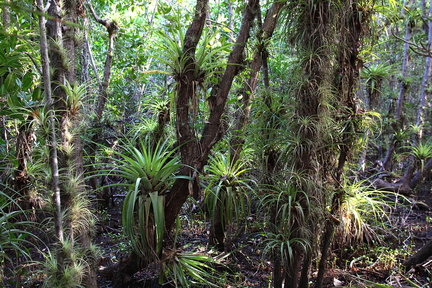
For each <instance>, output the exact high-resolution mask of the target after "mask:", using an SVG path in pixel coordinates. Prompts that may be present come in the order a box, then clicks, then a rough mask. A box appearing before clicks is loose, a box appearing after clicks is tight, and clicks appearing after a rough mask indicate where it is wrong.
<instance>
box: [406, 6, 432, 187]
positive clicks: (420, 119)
mask: <svg viewBox="0 0 432 288" xmlns="http://www.w3.org/2000/svg"><path fill="white" fill-rule="evenodd" d="M431 4H432V0H431ZM430 16H432V5H430V7H429V18H430ZM431 45H432V20H429V33H428V44H427V47H431ZM430 69H431V57H430V56H426V63H425V69H424V74H423V80H422V84H421V91H420V98H419V104H418V108H417V117H416V127H417V129H418V132H417V133H415V134H414V135H413V140H412V141H411V146H412V147H415V146H417V145H418V144H419V143H420V141H421V139H422V137H423V128H424V127H423V124H424V108H425V104H426V99H427V96H428V94H429V92H428V91H427V90H428V86H429V85H428V84H429V78H430ZM415 169H416V167H415V158H414V156H411V157H410V161H409V164H408V168H407V170H406V171H405V174H404V177H403V183H404V186H409V185H410V182H411V179H412V177H413V174H414V171H415ZM411 188H414V187H411Z"/></svg>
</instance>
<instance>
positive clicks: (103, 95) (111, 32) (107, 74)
mask: <svg viewBox="0 0 432 288" xmlns="http://www.w3.org/2000/svg"><path fill="white" fill-rule="evenodd" d="M87 3H88V6H89V8H90V11H91V13H92V15H93V17H94V18H95V20H96V22H98V23H100V24H101V25H103V26H105V28H106V29H107V32H108V50H107V54H106V58H105V68H104V74H103V80H102V83H101V85H100V86H99V97H98V100H97V103H96V119H97V121H100V119H101V118H102V113H103V110H104V108H105V104H106V101H107V97H108V93H107V91H108V85H109V82H110V78H111V66H112V60H113V56H114V36H115V33H116V32H117V30H118V25H117V23H116V22H115V21H108V20H105V19H102V18H99V17H98V16H97V14H96V12H95V11H94V9H93V6H92V5H91V3H90V2H87Z"/></svg>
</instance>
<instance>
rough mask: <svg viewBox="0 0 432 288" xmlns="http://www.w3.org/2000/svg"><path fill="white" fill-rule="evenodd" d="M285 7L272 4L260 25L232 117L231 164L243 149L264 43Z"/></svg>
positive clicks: (263, 53) (283, 2)
mask: <svg viewBox="0 0 432 288" xmlns="http://www.w3.org/2000/svg"><path fill="white" fill-rule="evenodd" d="M285 5H286V1H279V2H275V3H273V5H272V6H271V7H270V9H269V10H268V11H267V14H266V17H265V20H264V24H263V25H261V27H260V29H259V31H258V35H257V38H258V41H259V44H258V45H257V46H258V47H256V51H255V53H254V56H253V58H252V61H251V62H250V63H249V65H248V67H249V69H250V70H251V72H250V73H249V78H248V80H247V81H246V83H245V84H244V86H243V91H242V100H241V101H242V103H241V108H240V109H237V111H236V113H235V115H234V119H235V121H236V124H235V128H234V130H233V136H232V139H231V142H230V149H231V156H232V161H233V162H236V161H237V160H238V159H239V157H240V153H241V151H242V148H243V143H244V137H245V132H246V127H247V124H248V122H249V118H250V111H251V102H252V100H253V98H254V94H255V89H256V86H257V81H258V73H259V71H260V70H261V66H262V64H263V61H264V58H266V57H267V53H268V51H267V47H266V43H268V41H269V39H270V38H271V37H272V35H273V32H274V30H275V28H276V24H277V21H278V19H279V16H280V13H281V11H282V9H283V7H284V6H285Z"/></svg>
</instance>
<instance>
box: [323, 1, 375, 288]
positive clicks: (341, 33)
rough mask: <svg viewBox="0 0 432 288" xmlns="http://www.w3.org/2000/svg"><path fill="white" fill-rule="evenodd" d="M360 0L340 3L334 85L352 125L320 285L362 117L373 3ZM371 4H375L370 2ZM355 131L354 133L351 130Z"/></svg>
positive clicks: (341, 158)
mask: <svg viewBox="0 0 432 288" xmlns="http://www.w3.org/2000/svg"><path fill="white" fill-rule="evenodd" d="M358 2H359V1H350V2H348V3H346V4H344V5H341V8H340V9H341V11H339V13H340V15H344V17H341V19H340V23H338V24H337V25H338V26H337V28H336V29H337V31H338V32H337V33H338V34H337V36H336V37H337V38H338V39H339V42H338V43H339V45H338V50H337V51H338V55H337V69H336V73H335V86H336V89H337V92H336V95H339V99H338V101H339V102H340V105H341V107H340V108H339V112H340V115H344V116H343V118H344V119H340V120H339V121H347V123H349V124H348V125H350V126H351V127H346V128H347V132H346V133H343V134H342V135H341V137H342V139H341V140H342V141H341V142H342V145H339V146H340V151H339V155H338V163H337V167H336V171H335V174H334V180H335V181H334V183H333V185H334V189H335V191H336V193H335V194H334V195H333V198H332V201H331V211H330V215H329V217H328V219H326V222H325V226H324V235H323V238H322V252H321V259H320V262H319V266H318V269H319V271H318V276H317V280H316V286H315V287H317V288H321V287H322V285H323V278H324V273H325V271H326V268H325V266H326V262H327V258H328V254H329V249H330V244H331V240H332V238H333V235H334V230H335V226H336V225H338V224H339V223H338V220H337V219H338V218H339V215H340V207H341V204H342V202H343V198H344V195H345V192H344V191H343V189H342V187H339V185H340V183H341V181H342V177H343V175H344V166H345V163H346V161H347V160H348V159H349V157H350V154H351V148H352V146H353V143H354V141H355V138H356V137H357V136H356V133H357V132H356V131H357V130H358V129H357V127H355V125H356V123H357V121H355V119H356V118H359V117H361V115H359V114H358V112H357V103H356V100H355V89H356V86H357V82H358V79H359V69H360V68H361V67H360V66H359V65H361V62H360V61H359V60H358V59H359V52H360V45H361V43H362V37H364V36H365V34H366V33H367V31H368V23H369V17H370V11H371V7H369V6H363V7H362V6H361V5H360V3H358ZM370 5H373V3H371V4H370ZM352 132H354V133H352Z"/></svg>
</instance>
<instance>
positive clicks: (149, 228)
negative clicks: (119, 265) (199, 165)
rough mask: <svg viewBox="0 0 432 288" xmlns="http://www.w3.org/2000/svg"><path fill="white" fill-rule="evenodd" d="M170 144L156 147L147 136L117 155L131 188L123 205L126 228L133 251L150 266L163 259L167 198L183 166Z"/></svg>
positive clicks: (118, 163) (120, 170) (117, 162)
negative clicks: (136, 145) (177, 172)
mask: <svg viewBox="0 0 432 288" xmlns="http://www.w3.org/2000/svg"><path fill="white" fill-rule="evenodd" d="M175 153H176V151H175V150H172V149H171V148H170V146H169V143H168V142H167V141H165V142H159V143H157V145H156V146H153V144H152V141H151V140H150V139H149V138H148V137H147V138H145V139H144V140H142V141H141V142H140V143H139V148H136V147H135V146H134V145H132V144H128V145H126V146H125V152H124V153H120V152H118V153H116V154H117V155H118V156H119V158H120V159H117V160H116V165H117V167H118V168H119V169H118V170H119V171H118V173H119V175H120V176H121V177H123V178H124V179H126V180H127V181H128V182H127V184H121V185H126V186H127V187H128V188H129V191H128V192H127V195H126V198H125V201H124V203H123V213H122V222H123V228H124V231H125V233H126V235H127V236H128V238H129V239H130V241H131V246H132V249H133V250H134V251H135V252H136V253H137V254H138V255H139V256H140V257H141V258H142V259H143V260H144V261H147V262H148V263H149V262H151V261H153V260H156V259H158V258H159V257H160V255H161V252H162V239H163V236H164V231H165V225H164V224H165V212H164V208H165V195H166V193H167V191H168V189H169V187H170V185H171V184H172V183H173V181H174V180H175V179H176V178H180V177H183V178H184V177H185V176H177V175H175V174H174V173H175V172H176V171H177V170H178V169H179V168H180V166H181V163H180V161H179V158H178V156H177V155H176V154H175Z"/></svg>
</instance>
